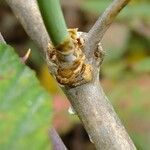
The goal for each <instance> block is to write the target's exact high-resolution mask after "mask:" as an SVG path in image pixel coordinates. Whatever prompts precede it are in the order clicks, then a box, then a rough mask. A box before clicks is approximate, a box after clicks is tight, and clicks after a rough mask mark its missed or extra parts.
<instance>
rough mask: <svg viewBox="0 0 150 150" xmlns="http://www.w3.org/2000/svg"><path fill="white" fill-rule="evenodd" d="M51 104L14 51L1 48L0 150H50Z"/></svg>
mask: <svg viewBox="0 0 150 150" xmlns="http://www.w3.org/2000/svg"><path fill="white" fill-rule="evenodd" d="M50 100H51V98H50V97H49V95H48V94H47V93H46V92H45V91H44V89H43V88H42V87H41V86H40V84H39V81H38V80H37V79H36V76H35V73H34V72H33V71H32V70H31V69H29V68H28V67H27V66H25V65H24V64H22V63H21V61H20V58H19V57H18V56H17V55H16V54H15V52H14V50H13V48H11V47H10V46H7V45H4V44H0V149H1V150H10V149H11V150H27V149H29V150H40V149H50V141H49V137H48V128H49V121H50V119H51V115H50V106H51V104H50Z"/></svg>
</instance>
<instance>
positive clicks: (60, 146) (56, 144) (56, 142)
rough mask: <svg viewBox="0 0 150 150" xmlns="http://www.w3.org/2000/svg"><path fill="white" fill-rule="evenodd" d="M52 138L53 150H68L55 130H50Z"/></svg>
mask: <svg viewBox="0 0 150 150" xmlns="http://www.w3.org/2000/svg"><path fill="white" fill-rule="evenodd" d="M50 138H51V140H52V143H53V150H67V148H66V146H65V145H64V143H63V141H62V139H61V138H60V137H59V135H58V133H57V131H56V130H55V128H51V129H50Z"/></svg>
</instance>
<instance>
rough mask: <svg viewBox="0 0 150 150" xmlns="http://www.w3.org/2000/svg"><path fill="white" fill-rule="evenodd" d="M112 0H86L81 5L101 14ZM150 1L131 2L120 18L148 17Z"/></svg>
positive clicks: (149, 15) (149, 14)
mask: <svg viewBox="0 0 150 150" xmlns="http://www.w3.org/2000/svg"><path fill="white" fill-rule="evenodd" d="M111 2H112V0H107V1H106V0H86V1H84V2H82V3H81V4H82V5H81V7H82V8H83V9H85V10H87V11H90V12H93V13H96V14H99V13H101V12H103V11H104V10H105V8H106V7H108V6H109V5H110V4H111ZM149 5H150V3H149V2H139V3H131V4H129V5H128V6H127V7H126V8H124V10H123V11H122V12H121V13H120V15H119V17H120V18H135V17H136V18H138V17H140V18H141V17H142V18H146V19H149V17H150V9H149Z"/></svg>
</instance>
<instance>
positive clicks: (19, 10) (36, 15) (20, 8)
mask: <svg viewBox="0 0 150 150" xmlns="http://www.w3.org/2000/svg"><path fill="white" fill-rule="evenodd" d="M6 2H7V3H8V4H9V6H10V7H11V8H12V10H13V12H14V14H15V15H16V17H17V18H18V19H19V21H20V22H21V24H22V25H23V27H24V29H25V31H26V32H27V34H28V35H29V36H30V38H31V39H32V40H33V41H34V42H35V43H36V44H37V46H38V47H39V48H40V49H41V51H46V50H47V45H48V42H49V41H50V38H49V36H48V33H47V31H46V28H45V26H44V23H43V20H42V17H41V14H40V12H39V9H38V6H37V2H36V0H6Z"/></svg>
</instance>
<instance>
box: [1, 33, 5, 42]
mask: <svg viewBox="0 0 150 150" xmlns="http://www.w3.org/2000/svg"><path fill="white" fill-rule="evenodd" d="M0 43H6V42H5V40H4V38H3V36H2V34H1V33H0Z"/></svg>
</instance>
